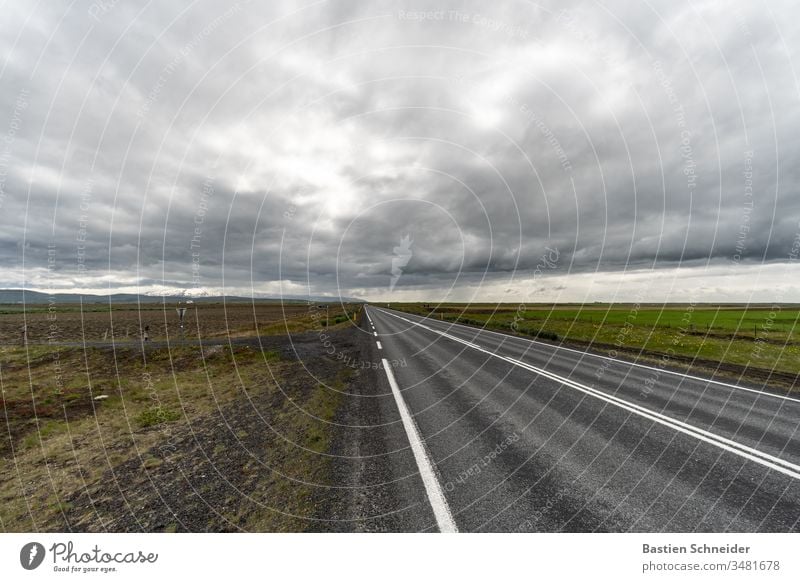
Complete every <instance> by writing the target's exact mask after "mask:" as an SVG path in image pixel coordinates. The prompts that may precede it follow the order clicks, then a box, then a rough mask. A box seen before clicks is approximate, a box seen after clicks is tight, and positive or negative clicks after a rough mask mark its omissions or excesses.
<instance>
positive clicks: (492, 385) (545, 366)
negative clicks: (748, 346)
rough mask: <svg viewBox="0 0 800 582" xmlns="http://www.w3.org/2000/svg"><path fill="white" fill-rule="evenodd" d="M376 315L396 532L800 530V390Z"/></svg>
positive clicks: (371, 311)
mask: <svg viewBox="0 0 800 582" xmlns="http://www.w3.org/2000/svg"><path fill="white" fill-rule="evenodd" d="M366 313H367V315H368V317H365V318H364V321H363V323H362V330H363V331H364V332H365V333H364V337H365V338H368V340H367V341H368V342H369V343H370V345H371V347H370V348H369V350H371V351H370V354H369V355H370V359H371V360H373V361H378V362H380V361H382V360H386V361H385V362H384V363H385V364H386V365H384V366H383V367H382V368H381V369H379V370H377V371H376V385H375V392H374V393H373V394H371V395H370V396H373V397H375V399H374V402H375V403H379V404H375V406H379V407H380V408H381V409H382V410H383V413H382V414H380V415H379V416H380V426H373V428H374V429H377V430H378V431H379V432H380V435H378V434H373V436H372V437H371V439H370V441H371V442H372V444H373V445H374V444H375V442H377V441H378V440H380V441H382V445H381V447H378V448H382V449H384V450H383V452H382V453H380V454H378V453H375V455H376V456H375V457H373V458H381V459H383V461H385V462H384V465H386V466H388V467H389V468H384V469H383V471H385V472H386V473H385V474H383V475H382V476H381V478H382V480H383V486H389V485H391V487H392V489H393V493H392V495H393V499H392V501H391V505H392V508H388V509H387V507H383V508H382V510H383V511H391V515H392V519H393V522H392V523H393V525H392V527H393V528H397V529H405V530H414V531H423V530H427V531H437V530H441V531H451V530H457V531H546V532H553V531H581V532H592V531H644V532H650V531H667V532H677V531H680V532H684V531H713V532H723V531H746V532H755V531H782V532H784V531H798V530H800V523H799V520H800V434H798V428H799V427H800V399H799V398H789V397H786V396H782V395H780V394H778V393H777V392H768V391H766V390H765V389H764V388H763V387H758V386H734V385H731V384H724V383H719V382H715V381H711V380H706V379H701V378H694V377H690V376H686V375H684V374H681V373H677V372H670V371H668V370H665V369H659V368H658V367H649V368H648V367H645V366H637V365H635V364H631V363H627V362H624V361H619V360H612V359H609V358H607V357H602V356H597V355H593V354H588V353H586V352H582V351H579V350H574V349H568V348H561V347H559V346H554V345H549V344H543V343H538V342H533V341H530V340H526V339H523V338H516V337H513V336H508V335H504V334H498V333H494V332H488V331H481V330H478V329H476V328H472V327H465V326H460V325H453V324H451V323H447V322H441V321H436V320H430V319H425V318H422V317H418V316H413V315H409V314H405V313H399V312H394V311H389V310H386V309H379V308H376V307H374V306H373V307H368V308H367V311H366ZM391 361H395V362H402V364H395V365H392V364H391ZM373 448H376V447H375V446H373ZM389 461H390V462H389ZM376 487H377V485H376ZM367 495H368V491H367ZM387 503H388V502H387ZM384 505H385V504H384Z"/></svg>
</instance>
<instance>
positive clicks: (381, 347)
mask: <svg viewBox="0 0 800 582" xmlns="http://www.w3.org/2000/svg"><path fill="white" fill-rule="evenodd" d="M375 343H376V344H378V349H379V350H382V349H383V346H382V345H381V342H375Z"/></svg>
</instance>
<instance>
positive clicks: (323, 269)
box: [0, 1, 800, 299]
mask: <svg viewBox="0 0 800 582" xmlns="http://www.w3.org/2000/svg"><path fill="white" fill-rule="evenodd" d="M91 6H92V5H91V4H90V3H81V4H77V5H76V4H66V3H60V4H50V5H48V6H46V7H42V6H38V7H35V8H34V7H29V8H21V7H18V8H16V9H15V10H12V11H11V12H10V14H9V15H8V17H7V18H4V20H3V22H2V24H0V44H1V45H2V46H3V48H4V51H3V54H6V55H8V56H7V59H6V61H5V62H4V63H3V64H2V65H0V67H2V68H0V78H2V85H0V86H2V89H1V90H0V111H1V112H2V115H0V140H2V139H3V138H8V137H9V133H8V132H9V131H10V130H11V125H10V124H12V122H13V123H14V124H15V125H16V126H17V127H15V129H14V135H13V139H11V140H8V139H6V140H5V144H6V145H7V147H6V150H5V151H6V152H7V153H6V154H5V157H2V158H0V161H2V163H3V166H2V167H1V168H0V169H3V170H5V173H4V175H5V178H4V180H3V181H2V183H0V185H2V188H3V193H4V197H3V198H2V200H1V201H0V204H1V205H2V206H0V209H2V212H3V214H2V216H3V221H4V225H3V229H2V231H0V233H1V234H0V257H2V259H3V265H4V267H3V268H2V269H0V279H2V280H3V281H4V282H3V283H2V284H4V285H7V286H12V285H17V284H26V285H29V286H31V285H34V284H41V282H42V281H43V280H45V279H43V273H45V269H46V268H47V256H48V254H47V253H48V249H50V248H53V247H55V248H57V249H58V253H57V257H58V260H57V262H56V264H55V266H54V269H53V271H52V272H51V274H52V273H55V274H56V275H57V278H58V279H57V281H59V282H60V283H61V284H64V285H77V286H80V285H82V284H84V285H86V286H94V287H96V286H97V281H99V280H102V281H103V282H104V283H105V284H106V285H110V286H119V287H125V286H130V285H131V284H136V283H138V284H139V285H140V286H141V287H143V288H149V287H156V286H158V285H167V286H183V287H189V286H191V285H196V284H198V281H197V280H196V279H193V270H192V263H193V253H196V256H194V258H195V259H199V261H200V263H201V270H200V273H201V275H202V277H201V280H200V282H199V284H201V285H203V286H207V287H209V288H215V287H218V286H220V285H221V284H222V280H223V276H224V280H225V283H226V286H230V287H236V288H249V287H250V286H251V285H253V286H254V287H256V288H261V287H263V288H264V289H274V288H275V286H276V285H279V282H282V281H289V282H292V284H294V285H307V286H308V288H309V289H311V291H312V292H314V293H334V292H337V291H341V292H342V293H344V294H353V293H359V294H362V295H364V296H367V297H370V296H374V297H383V296H385V294H386V288H387V287H388V277H389V274H390V272H391V267H392V258H393V256H394V254H393V249H394V247H395V246H397V245H398V241H399V240H400V237H402V236H404V235H406V234H408V235H410V236H411V237H412V238H413V239H414V243H413V245H412V247H411V253H412V255H411V257H410V259H409V261H408V263H407V265H406V266H405V267H404V272H403V277H402V278H401V280H400V282H399V289H400V290H401V291H402V290H409V291H410V290H413V291H414V293H416V294H417V295H415V296H416V297H425V296H426V293H431V294H436V293H439V292H440V291H441V290H442V289H447V288H449V286H450V285H452V284H454V282H455V284H456V286H459V289H460V288H461V287H460V286H463V289H462V290H461V291H459V293H462V295H464V296H466V295H468V294H470V293H472V291H473V286H475V285H485V288H486V290H487V293H489V292H492V293H497V298H505V299H507V295H508V294H509V293H512V294H513V293H514V292H515V291H514V290H516V292H518V293H519V294H520V295H521V296H525V295H527V294H529V293H530V292H531V291H530V289H531V288H533V289H539V290H540V292H542V293H559V292H561V291H562V290H563V289H562V288H563V287H564V282H563V281H560V280H559V282H558V284H553V285H548V284H544V283H540V284H536V285H535V286H534V287H527V286H525V284H523V283H518V285H519V286H515V285H514V284H512V285H511V286H509V285H508V284H507V283H508V281H509V280H510V279H509V278H510V277H511V278H512V279H513V280H514V281H517V280H519V281H523V280H524V279H525V277H528V276H530V272H531V271H532V270H534V269H535V268H536V265H537V262H538V261H539V260H540V257H541V255H542V253H543V252H544V249H545V247H546V246H549V247H550V248H558V249H559V251H560V259H559V263H558V265H557V266H556V267H555V268H554V269H553V272H552V273H553V275H554V276H555V275H557V276H559V277H560V276H566V275H568V274H569V273H576V274H580V273H591V272H601V273H607V274H608V276H607V277H606V278H605V279H603V280H608V281H611V280H612V279H610V278H608V277H611V276H612V275H613V274H614V273H621V272H623V271H626V270H630V269H641V268H644V269H673V268H675V267H678V266H680V267H681V268H686V269H700V270H702V269H707V268H708V266H709V265H714V266H725V265H729V264H731V261H733V260H734V257H735V258H736V261H740V262H741V263H742V264H743V265H753V266H757V265H759V264H761V263H763V262H766V263H770V264H772V263H784V264H786V268H787V269H790V268H793V265H792V264H791V263H792V261H791V260H790V253H791V249H792V245H793V244H794V240H795V236H796V234H797V232H798V228H799V225H798V223H797V219H796V217H797V216H800V197H798V196H797V195H796V194H797V188H798V183H799V181H800V175H798V174H800V170H799V169H798V168H797V167H796V164H795V163H794V160H795V159H797V157H798V154H799V153H800V152H798V145H797V140H796V135H797V132H798V129H799V128H800V120H799V119H798V116H799V115H800V114H798V108H797V101H798V85H797V81H796V79H795V77H794V74H793V70H794V69H793V68H792V66H793V63H792V60H791V59H792V55H793V54H794V53H796V52H797V46H796V44H797V38H800V35H798V34H797V33H798V30H797V28H798V24H796V23H797V22H800V20H799V19H797V18H796V16H797V14H796V12H797V9H796V8H795V7H793V6H792V5H791V4H790V3H769V4H768V5H767V4H766V3H765V4H752V3H751V4H744V3H742V4H741V5H739V6H737V7H735V8H733V9H730V8H728V7H726V6H724V5H720V4H717V3H713V2H706V3H696V4H689V5H685V6H683V5H681V7H676V6H675V5H674V4H670V3H666V2H661V3H656V4H655V5H652V6H648V5H644V4H642V5H636V6H631V4H630V3H628V2H612V3H608V4H607V5H606V7H605V8H602V7H599V6H597V5H595V4H591V3H583V2H576V3H573V4H571V5H569V6H564V5H563V4H562V3H555V2H553V3H549V4H545V5H541V6H540V5H533V4H530V3H527V2H511V3H504V4H502V5H498V6H487V5H485V3H479V2H456V1H452V2H443V3H441V4H440V5H439V6H438V7H437V10H439V11H440V12H437V13H436V14H434V16H432V17H430V18H426V19H424V20H421V19H420V17H419V15H415V11H417V10H419V7H418V6H417V5H412V4H406V3H403V2H390V1H385V2H378V3H373V2H370V3H367V2H330V3H320V4H314V5H313V6H308V7H302V6H298V5H297V4H296V3H293V2H280V3H270V5H269V6H262V5H261V4H260V3H252V2H241V3H239V4H234V5H230V6H225V7H221V6H219V5H217V4H215V3H213V2H208V1H207V2H199V3H194V4H191V5H189V4H185V5H170V6H161V5H159V6H153V5H147V4H145V3H128V2H125V3H117V4H115V5H113V6H112V7H110V8H108V9H107V10H105V11H99V12H98V11H95V13H94V14H92V13H91ZM30 11H32V13H30V14H29V12H30ZM29 15H30V16H31V19H30V21H29V23H28V25H27V26H26V27H23V23H24V22H25V20H26V19H27V18H28V16H29ZM440 15H441V16H440ZM15 43H16V44H15ZM21 91H24V93H22V94H23V95H25V96H26V97H25V99H26V107H25V108H24V110H22V111H21V112H20V111H17V112H16V117H17V118H18V119H16V121H15V104H17V102H18V100H19V96H20V94H21V93H20V92H21ZM3 143H4V142H2V141H0V145H2V144H3ZM3 151H4V150H2V149H0V153H3ZM746 172H747V173H748V174H747V176H749V178H748V180H752V190H748V189H747V184H748V183H749V182H748V183H746V181H745V173H746ZM207 184H211V186H212V188H213V194H212V195H210V196H207V197H206V198H205V199H204V194H203V192H204V188H205V187H206V185H207ZM87 189H88V190H90V192H89V193H88V194H87ZM203 206H206V207H207V208H203ZM198 213H201V214H202V216H200V215H199V214H198ZM81 231H85V238H86V240H85V241H82V240H79V238H80V233H81ZM23 240H24V241H25V243H26V244H25V245H24V246H23V245H22V244H21V241H23ZM49 245H50V246H49ZM79 247H82V248H81V249H80V250H83V251H85V260H83V265H84V266H85V268H86V270H85V271H79V270H77V267H78V262H79V261H78V259H77V256H78V250H79ZM23 251H24V266H25V269H26V271H25V272H26V273H28V274H29V275H30V277H29V278H28V279H26V278H25V277H26V275H25V273H23V271H22V267H23ZM515 274H516V276H515ZM604 277H605V276H604ZM337 278H338V282H337ZM50 280H51V282H52V278H51V279H50ZM787 280H788V278H787ZM576 281H577V280H576ZM82 282H83V283H82ZM481 282H483V283H481ZM337 284H338V287H337ZM747 285H748V283H747V281H746V280H745V279H742V282H741V286H742V287H741V289H740V290H739V291H740V292H741V294H742V296H743V297H749V292H748V290H747ZM705 287H706V288H707V289H709V290H710V291H709V293H710V294H711V295H714V294H715V293H717V294H719V289H721V288H722V287H720V286H718V285H706V286H705ZM786 288H787V289H789V288H788V287H786ZM490 290H491V291H490ZM715 290H716V291H715ZM730 292H731V290H730V289H729V288H726V294H727V293H730ZM789 292H791V291H789ZM726 297H728V295H726ZM798 299H800V298H798Z"/></svg>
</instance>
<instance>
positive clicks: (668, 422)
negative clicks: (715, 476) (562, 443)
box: [382, 311, 800, 479]
mask: <svg viewBox="0 0 800 582" xmlns="http://www.w3.org/2000/svg"><path fill="white" fill-rule="evenodd" d="M382 313H387V312H384V311H382ZM387 315H390V316H392V317H396V318H398V319H401V320H403V321H405V322H407V323H410V324H412V325H415V326H417V327H420V328H423V329H426V330H428V331H430V332H432V333H435V334H438V335H440V336H442V337H445V338H447V339H450V340H452V341H455V342H458V343H460V344H463V345H465V346H468V347H470V348H472V349H474V350H477V351H479V352H482V353H485V354H488V355H489V356H492V357H495V358H498V359H500V360H504V361H506V362H509V363H511V364H513V365H515V366H518V367H520V368H524V369H526V370H529V371H531V372H534V373H535V374H538V375H540V376H544V377H545V378H549V379H550V380H554V381H556V382H558V383H560V384H562V385H564V386H567V387H569V388H573V389H575V390H579V391H580V392H583V393H584V394H587V395H588V396H592V397H593V398H597V399H599V400H602V401H604V402H607V403H608V404H612V405H614V406H617V407H619V408H622V409H624V410H627V411H628V412H631V413H633V414H636V415H638V416H641V417H643V418H647V419H648V420H652V421H653V422H656V423H658V424H660V425H662V426H666V427H669V428H671V429H673V430H676V431H678V432H681V433H683V434H686V435H689V436H692V437H694V438H696V439H698V440H701V441H703V442H705V443H708V444H710V445H713V446H715V447H718V448H720V449H723V450H725V451H728V452H731V453H734V454H735V455H738V456H740V457H743V458H745V459H748V460H750V461H753V462H755V463H758V464H760V465H762V466H764V467H768V468H770V469H773V470H775V471H778V472H779V473H782V474H784V475H787V476H789V477H792V478H793V479H800V465H796V464H794V463H790V462H789V461H786V460H784V459H781V458H779V457H776V456H774V455H770V454H767V453H764V452H762V451H759V450H758V449H754V448H752V447H748V446H746V445H743V444H741V443H738V442H736V441H733V440H731V439H728V438H725V437H722V436H720V435H717V434H715V433H712V432H709V431H707V430H703V429H701V428H698V427H696V426H693V425H691V424H688V423H686V422H682V421H680V420H676V419H674V418H670V417H669V416H666V415H664V414H661V413H660V412H656V411H654V410H650V409H648V408H645V407H644V406H640V405H638V404H635V403H633V402H629V401H627V400H623V399H622V398H619V397H617V396H612V395H611V394H606V393H605V392H603V391H601V390H597V389H595V388H592V387H591V386H587V385H585V384H582V383H580V382H575V381H574V380H570V379H569V378H565V377H563V376H559V375H557V374H553V373H552V372H548V371H547V370H544V369H543V368H539V367H537V366H533V365H531V364H527V363H525V362H522V361H520V360H517V359H514V358H509V357H506V356H501V355H500V354H497V353H495V352H492V351H490V350H487V349H485V348H482V347H481V346H479V345H477V344H474V343H472V342H469V341H466V340H463V339H461V338H458V337H456V336H453V335H451V334H449V333H446V332H443V331H438V330H436V329H433V328H430V327H428V326H427V325H423V324H421V323H417V322H415V321H412V320H410V319H406V318H405V317H401V316H399V315H395V314H394V313H387Z"/></svg>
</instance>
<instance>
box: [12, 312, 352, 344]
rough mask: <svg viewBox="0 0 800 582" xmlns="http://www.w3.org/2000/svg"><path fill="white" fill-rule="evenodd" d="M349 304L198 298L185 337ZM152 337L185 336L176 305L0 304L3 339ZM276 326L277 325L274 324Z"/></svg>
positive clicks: (257, 328)
mask: <svg viewBox="0 0 800 582" xmlns="http://www.w3.org/2000/svg"><path fill="white" fill-rule="evenodd" d="M345 309H349V311H351V312H352V311H354V310H355V307H353V306H346V307H344V308H343V307H342V306H341V305H339V304H331V305H330V307H329V308H328V309H327V311H326V309H321V308H320V307H319V306H316V305H305V304H299V303H287V304H283V305H281V304H276V303H263V302H262V303H255V304H253V303H228V304H222V303H200V302H198V303H194V304H193V305H192V306H189V307H188V309H187V311H186V313H185V315H184V330H183V337H185V338H187V339H192V338H215V337H226V336H229V335H231V336H240V335H252V334H254V333H260V332H263V331H265V330H266V331H271V332H272V333H284V332H285V330H281V329H280V328H281V327H282V324H283V323H284V322H288V323H289V324H291V323H293V322H296V321H298V320H302V319H307V318H308V316H309V315H310V314H312V313H313V312H315V311H316V312H319V315H320V318H321V320H324V319H325V318H326V317H328V318H329V319H335V318H336V317H337V316H340V315H342V314H343V313H344V310H345ZM145 328H147V333H148V336H149V339H151V340H162V339H166V338H168V337H169V338H172V339H176V338H179V337H181V328H180V320H179V317H178V313H177V311H176V305H172V304H170V305H163V304H157V303H145V304H142V305H141V306H139V305H135V304H131V305H126V304H120V305H113V306H111V307H109V306H108V305H99V304H91V305H84V306H80V305H77V304H64V305H55V306H53V307H52V308H50V307H48V306H47V305H29V306H27V307H26V309H25V310H24V311H23V310H22V308H21V307H20V306H5V308H4V307H3V306H0V344H11V345H13V344H17V345H19V344H21V343H22V338H23V330H25V336H26V339H27V341H28V342H31V343H44V342H60V341H84V340H85V341H103V340H105V341H111V340H112V339H113V340H117V341H125V340H131V341H133V340H138V339H140V338H141V337H142V336H143V334H144V333H145ZM272 328H277V329H272Z"/></svg>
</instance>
